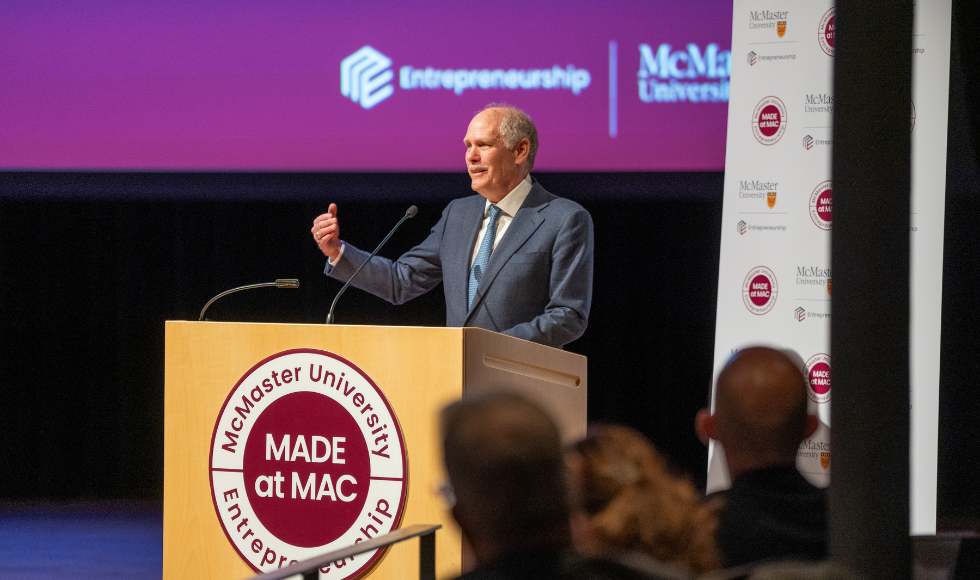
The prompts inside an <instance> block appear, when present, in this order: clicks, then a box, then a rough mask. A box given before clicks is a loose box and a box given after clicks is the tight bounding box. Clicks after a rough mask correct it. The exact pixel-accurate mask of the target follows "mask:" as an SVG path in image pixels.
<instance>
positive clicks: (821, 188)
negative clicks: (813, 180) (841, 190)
mask: <svg viewBox="0 0 980 580" xmlns="http://www.w3.org/2000/svg"><path fill="white" fill-rule="evenodd" d="M833 194H834V191H833V182H831V181H824V182H823V183H821V184H820V185H818V186H816V187H815V188H813V193H811V194H810V219H811V220H813V223H814V225H816V226H817V227H818V228H820V229H822V230H829V229H831V224H832V221H831V214H832V207H833V206H832V203H833Z"/></svg>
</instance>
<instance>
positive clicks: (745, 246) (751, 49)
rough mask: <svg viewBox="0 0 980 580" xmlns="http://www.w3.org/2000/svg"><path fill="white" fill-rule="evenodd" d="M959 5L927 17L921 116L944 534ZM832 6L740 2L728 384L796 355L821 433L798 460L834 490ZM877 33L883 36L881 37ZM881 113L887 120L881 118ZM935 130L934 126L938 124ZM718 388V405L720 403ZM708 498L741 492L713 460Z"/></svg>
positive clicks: (923, 469) (931, 497)
mask: <svg viewBox="0 0 980 580" xmlns="http://www.w3.org/2000/svg"><path fill="white" fill-rule="evenodd" d="M950 10H951V0H941V1H940V2H938V3H930V4H929V5H928V6H923V5H921V4H918V5H917V6H916V18H915V38H914V47H915V50H914V54H913V102H914V105H915V108H914V110H913V113H912V123H913V124H912V135H913V143H912V153H913V156H912V216H911V218H912V219H911V224H912V228H911V232H910V235H911V236H912V237H911V243H912V256H911V257H912V272H911V275H912V282H911V291H912V312H911V316H912V318H911V320H912V322H911V329H910V333H911V346H910V349H911V369H912V371H911V373H912V375H911V385H912V448H911V450H910V452H911V461H912V480H911V485H912V518H911V530H912V533H915V534H931V533H935V509H936V445H937V433H938V408H939V336H940V332H939V331H940V320H941V308H942V305H941V296H942V259H943V216H944V205H945V203H944V201H945V174H946V119H947V101H948V92H949V40H950ZM834 33H835V10H834V3H833V1H832V0H824V1H819V2H803V1H800V0H796V1H793V0H773V1H769V0H735V2H734V10H733V23H732V77H731V78H732V85H731V98H730V102H729V107H728V138H727V148H726V158H725V191H724V209H723V212H722V220H723V224H722V230H721V231H722V237H721V255H720V264H719V276H718V309H717V323H716V331H715V356H714V365H715V368H714V377H717V375H718V373H719V372H720V371H721V369H722V368H723V367H724V365H725V364H726V363H727V362H728V360H729V359H730V358H731V356H732V355H733V354H735V353H736V352H737V351H738V350H739V349H741V348H744V347H746V346H751V345H759V344H762V345H769V346H772V347H775V348H781V349H789V350H792V351H794V352H795V353H796V354H797V355H799V360H798V361H797V362H798V364H799V366H800V370H801V371H802V372H804V374H805V375H806V377H807V383H808V388H807V391H808V393H807V394H808V396H809V408H810V412H811V413H813V414H815V415H817V416H818V417H819V419H820V426H819V428H818V429H817V431H816V432H815V433H814V434H813V436H812V437H810V438H809V439H807V440H805V441H804V442H803V443H802V444H801V446H800V449H799V451H798V452H797V467H798V468H799V470H800V471H801V472H802V473H803V475H804V476H805V477H806V478H807V479H808V480H810V481H811V482H812V483H814V484H816V485H821V486H826V485H828V484H829V482H830V474H831V464H832V461H831V457H832V453H831V448H830V426H831V419H830V401H831V395H832V390H831V367H832V356H831V352H830V315H831V311H830V305H831V302H830V301H831V295H832V291H833V288H832V278H833V276H832V268H831V263H830V239H831V234H832V229H833V228H832V226H833V182H832V178H831V152H832V138H833V126H832V121H833V107H834V97H833V94H834V91H833V71H834V44H835V34H834ZM869 33H871V32H870V31H869ZM869 114H873V112H869ZM926 117H928V120H926ZM713 396H714V388H712V405H713V404H714V398H713ZM708 458H709V459H708V486H707V488H708V489H707V490H708V492H712V491H717V490H720V489H725V488H727V487H728V486H729V485H730V483H731V482H730V480H729V477H728V471H727V468H726V466H725V461H724V451H723V450H722V449H721V446H720V445H717V444H716V443H715V442H712V444H711V446H710V447H709V451H708Z"/></svg>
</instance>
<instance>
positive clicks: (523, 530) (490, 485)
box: [442, 393, 571, 565]
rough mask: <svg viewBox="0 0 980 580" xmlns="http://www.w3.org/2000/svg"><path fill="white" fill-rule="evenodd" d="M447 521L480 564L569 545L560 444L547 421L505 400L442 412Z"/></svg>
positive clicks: (483, 398) (488, 397)
mask: <svg viewBox="0 0 980 580" xmlns="http://www.w3.org/2000/svg"><path fill="white" fill-rule="evenodd" d="M442 434H443V449H444V453H445V455H444V456H445V462H446V472H447V474H448V475H449V483H450V485H451V486H452V488H453V493H454V495H455V505H454V506H453V517H454V518H455V519H456V521H457V523H458V524H459V527H460V529H462V531H463V533H464V535H465V536H466V538H467V540H468V541H469V543H470V546H471V548H472V549H473V553H474V556H475V558H476V560H477V564H478V565H484V564H487V563H489V562H493V561H495V560H499V559H501V558H506V557H508V556H511V555H513V554H515V553H518V552H525V553H526V552H532V551H549V550H551V551H560V550H563V549H565V548H567V547H570V544H571V533H570V530H569V519H568V518H569V512H568V494H567V486H566V476H565V464H564V458H563V450H562V443H561V437H560V435H559V431H558V428H557V427H556V426H555V423H554V422H553V421H552V420H551V418H550V417H549V416H548V415H547V414H546V413H545V412H544V411H542V410H541V409H540V408H538V407H537V406H536V405H534V404H533V403H531V402H529V401H527V400H526V399H524V398H522V397H520V396H518V395H513V394H507V393H490V394H483V395H478V396H475V397H472V398H467V399H464V400H462V401H459V402H457V403H454V404H452V405H449V406H448V407H446V409H444V410H443V413H442Z"/></svg>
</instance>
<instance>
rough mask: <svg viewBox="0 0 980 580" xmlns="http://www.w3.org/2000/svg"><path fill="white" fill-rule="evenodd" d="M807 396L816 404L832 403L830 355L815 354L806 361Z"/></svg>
mask: <svg viewBox="0 0 980 580" xmlns="http://www.w3.org/2000/svg"><path fill="white" fill-rule="evenodd" d="M804 373H805V374H806V387H807V396H808V397H810V400H811V401H813V402H815V403H826V402H828V401H830V355H829V354H823V353H821V354H815V355H813V356H812V357H810V360H808V361H806V368H805V369H804Z"/></svg>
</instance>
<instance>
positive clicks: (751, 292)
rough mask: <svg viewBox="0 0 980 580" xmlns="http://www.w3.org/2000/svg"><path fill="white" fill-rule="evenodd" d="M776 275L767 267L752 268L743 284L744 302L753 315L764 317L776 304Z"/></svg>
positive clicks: (777, 287) (777, 288) (777, 289)
mask: <svg viewBox="0 0 980 580" xmlns="http://www.w3.org/2000/svg"><path fill="white" fill-rule="evenodd" d="M778 293H779V286H778V285H777V283H776V275H775V274H773V272H772V270H770V269H769V268H766V267H765V266H756V267H755V268H752V269H751V270H750V271H749V273H748V274H747V275H746V276H745V280H744V281H743V282H742V302H743V303H744V304H745V307H746V308H748V309H749V312H751V313H752V314H757V315H762V314H765V313H767V312H769V311H770V310H772V307H773V306H775V304H776V295H777V294H778Z"/></svg>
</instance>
